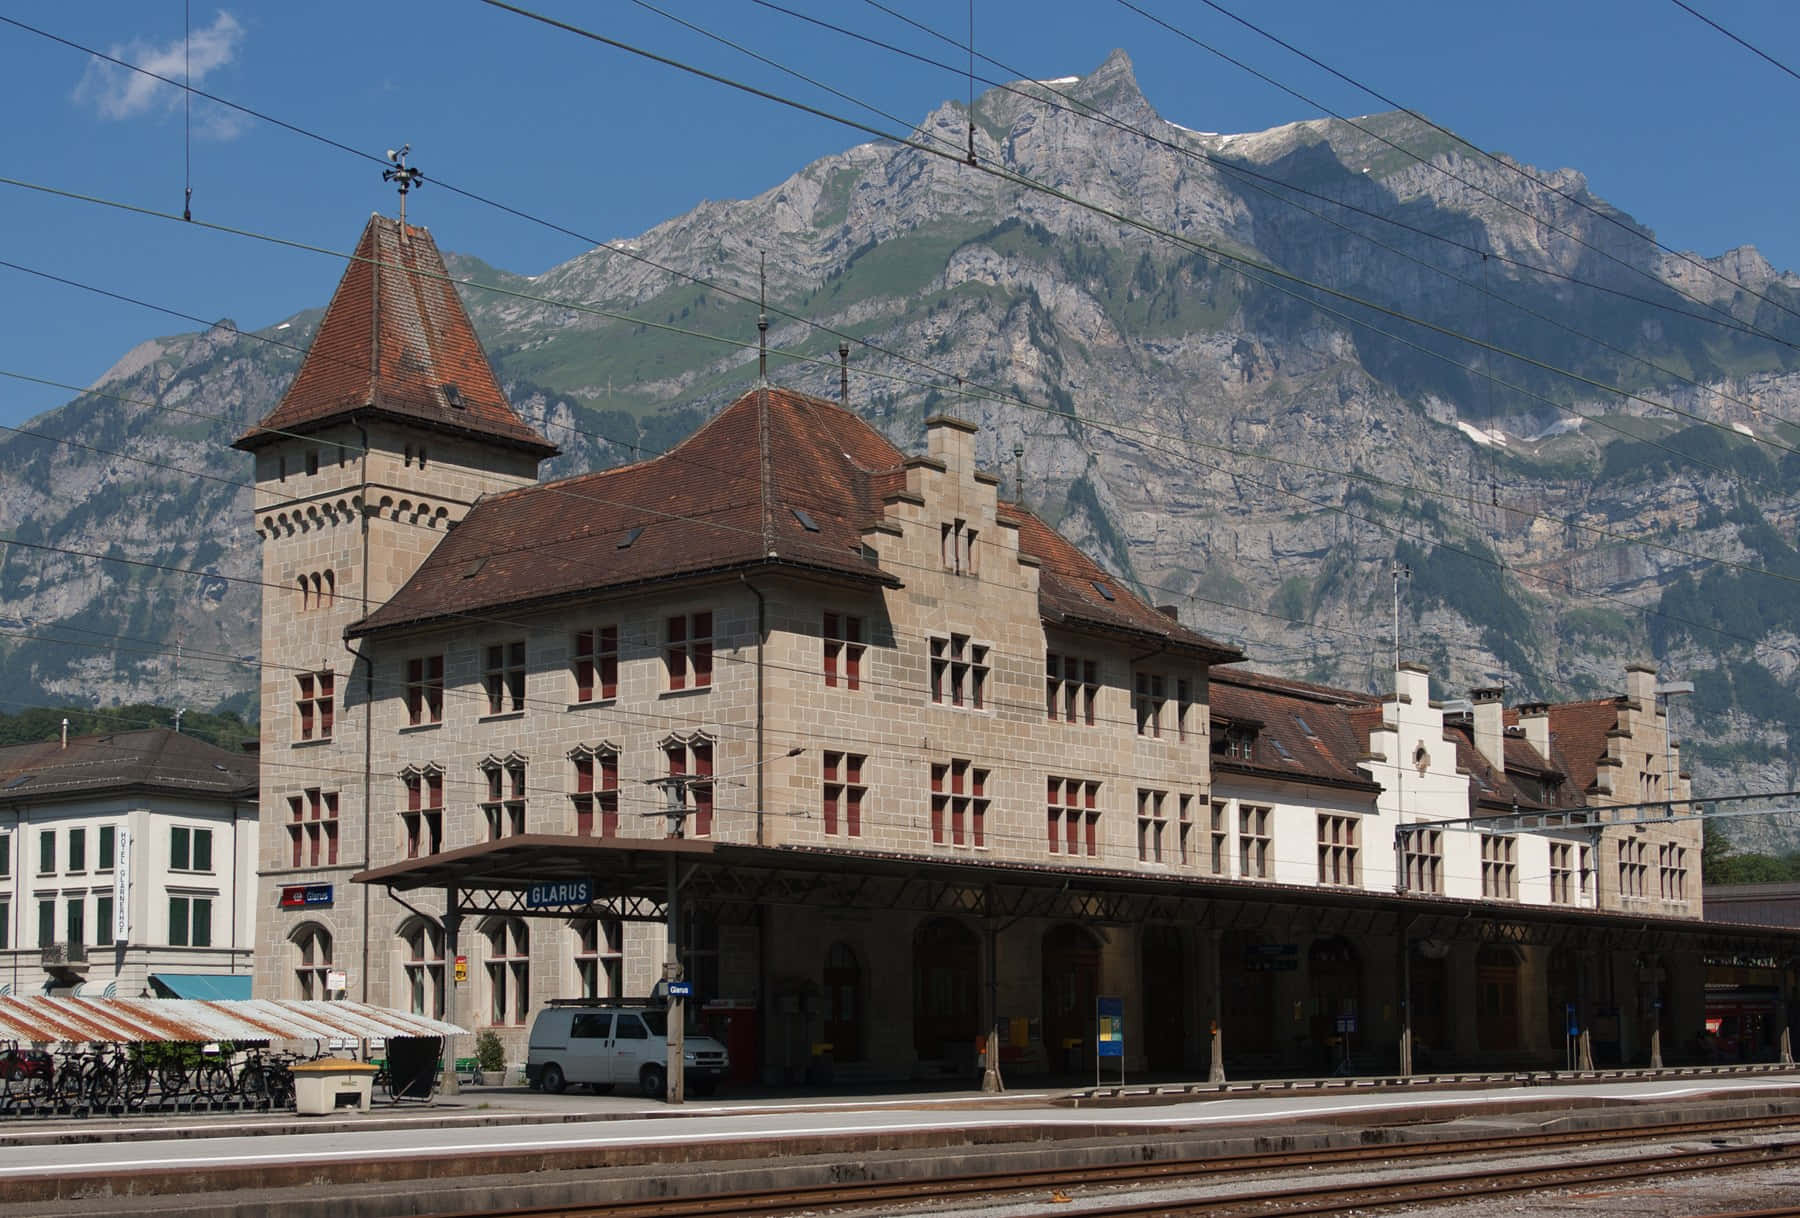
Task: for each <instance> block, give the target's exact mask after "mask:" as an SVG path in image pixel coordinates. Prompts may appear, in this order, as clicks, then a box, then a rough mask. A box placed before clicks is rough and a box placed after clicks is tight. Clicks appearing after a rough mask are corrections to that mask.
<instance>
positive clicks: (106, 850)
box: [0, 825, 118, 875]
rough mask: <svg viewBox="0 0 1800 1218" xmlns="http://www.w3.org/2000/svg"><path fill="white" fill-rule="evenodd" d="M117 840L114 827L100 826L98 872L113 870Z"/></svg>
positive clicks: (1, 871) (95, 864)
mask: <svg viewBox="0 0 1800 1218" xmlns="http://www.w3.org/2000/svg"><path fill="white" fill-rule="evenodd" d="M117 838H118V831H117V830H116V829H115V828H114V827H113V826H112V825H101V826H100V857H99V858H97V859H95V860H94V869H95V870H96V871H111V870H112V869H113V866H114V860H113V853H114V850H115V849H116V845H115V843H116V841H117ZM3 874H5V871H4V869H0V875H3Z"/></svg>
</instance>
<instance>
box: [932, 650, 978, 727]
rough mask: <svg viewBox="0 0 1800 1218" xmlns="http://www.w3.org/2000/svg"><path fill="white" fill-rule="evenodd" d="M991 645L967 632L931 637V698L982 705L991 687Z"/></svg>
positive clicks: (954, 703) (933, 699) (965, 704)
mask: <svg viewBox="0 0 1800 1218" xmlns="http://www.w3.org/2000/svg"><path fill="white" fill-rule="evenodd" d="M987 678H988V649H987V647H986V646H984V645H983V644H981V643H971V642H970V641H969V636H968V635H966V634H953V635H951V636H950V637H949V638H944V637H942V636H933V637H932V639H931V700H932V701H933V702H948V703H949V704H950V705H951V706H963V707H968V708H969V709H971V710H980V709H981V708H982V703H983V697H984V694H985V693H986V690H987Z"/></svg>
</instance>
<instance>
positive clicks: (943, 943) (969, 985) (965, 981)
mask: <svg viewBox="0 0 1800 1218" xmlns="http://www.w3.org/2000/svg"><path fill="white" fill-rule="evenodd" d="M980 967H981V943H980V940H978V939H977V938H976V937H975V932H974V931H972V930H970V929H969V928H968V927H967V926H964V925H963V924H962V923H961V922H958V921H957V920H956V919H954V918H933V919H931V920H930V921H929V922H924V923H921V924H920V926H919V928H918V930H916V931H915V932H913V1049H914V1051H915V1052H917V1053H918V1055H919V1057H920V1058H921V1059H922V1060H925V1061H938V1062H945V1061H953V1060H954V1061H962V1060H963V1059H965V1058H966V1059H967V1062H968V1064H970V1065H971V1067H972V1065H973V1062H974V1054H975V1042H976V1040H977V1038H978V1037H979V1036H980V1034H981V1028H980V1025H981V989H980Z"/></svg>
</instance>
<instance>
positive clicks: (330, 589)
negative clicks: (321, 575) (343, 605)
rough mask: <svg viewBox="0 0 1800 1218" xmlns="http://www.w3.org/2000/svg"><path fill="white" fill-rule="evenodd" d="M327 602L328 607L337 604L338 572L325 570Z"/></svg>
mask: <svg viewBox="0 0 1800 1218" xmlns="http://www.w3.org/2000/svg"><path fill="white" fill-rule="evenodd" d="M325 604H326V606H327V607H329V606H331V605H335V604H337V572H335V571H326V572H325Z"/></svg>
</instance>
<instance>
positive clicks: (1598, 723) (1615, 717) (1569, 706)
mask: <svg viewBox="0 0 1800 1218" xmlns="http://www.w3.org/2000/svg"><path fill="white" fill-rule="evenodd" d="M1518 721H1519V712H1518V711H1517V710H1509V711H1507V712H1506V722H1507V723H1508V724H1509V725H1511V724H1516V723H1518ZM1618 726H1619V703H1618V700H1617V699H1616V698H1596V699H1593V700H1592V701H1588V702H1559V703H1555V704H1553V705H1552V706H1551V707H1550V752H1551V758H1550V759H1551V761H1552V762H1554V763H1555V765H1556V767H1557V768H1558V769H1560V770H1561V771H1562V772H1563V773H1565V774H1567V775H1568V776H1569V784H1568V785H1569V786H1570V787H1572V788H1573V789H1574V790H1575V791H1577V792H1579V793H1581V794H1584V795H1585V794H1590V793H1592V792H1593V791H1594V789H1595V778H1596V775H1597V774H1598V772H1599V762H1600V760H1601V759H1602V758H1604V757H1605V756H1606V736H1607V733H1608V732H1611V731H1613V730H1615V729H1616V728H1617V727H1618Z"/></svg>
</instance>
